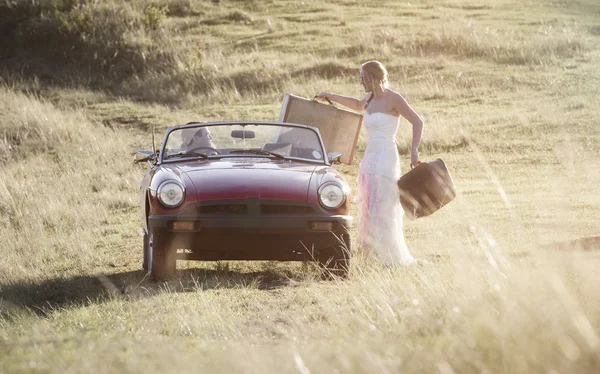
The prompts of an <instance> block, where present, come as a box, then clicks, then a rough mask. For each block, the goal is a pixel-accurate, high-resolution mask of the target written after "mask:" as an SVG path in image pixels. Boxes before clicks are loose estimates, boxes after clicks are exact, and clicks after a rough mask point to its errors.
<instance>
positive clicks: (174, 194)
mask: <svg viewBox="0 0 600 374" xmlns="http://www.w3.org/2000/svg"><path fill="white" fill-rule="evenodd" d="M184 197H185V191H184V190H183V187H182V186H181V185H180V184H179V183H176V182H173V181H167V182H164V183H163V184H161V185H160V187H158V200H160V202H161V203H162V204H163V205H164V206H166V207H167V208H175V207H177V206H179V205H180V204H181V203H182V202H183V199H184Z"/></svg>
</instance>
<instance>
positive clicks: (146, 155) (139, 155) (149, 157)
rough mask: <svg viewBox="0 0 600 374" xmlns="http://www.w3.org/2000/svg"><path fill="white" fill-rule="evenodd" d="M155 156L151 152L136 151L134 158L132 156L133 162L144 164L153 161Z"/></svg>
mask: <svg viewBox="0 0 600 374" xmlns="http://www.w3.org/2000/svg"><path fill="white" fill-rule="evenodd" d="M154 158H155V154H154V152H153V151H137V152H136V153H135V156H133V162H135V163H139V162H145V161H150V162H151V161H154Z"/></svg>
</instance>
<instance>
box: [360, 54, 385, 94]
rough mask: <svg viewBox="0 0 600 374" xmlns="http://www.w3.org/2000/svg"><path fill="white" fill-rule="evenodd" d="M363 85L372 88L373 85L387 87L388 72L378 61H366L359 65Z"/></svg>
mask: <svg viewBox="0 0 600 374" xmlns="http://www.w3.org/2000/svg"><path fill="white" fill-rule="evenodd" d="M361 70H362V72H363V80H364V82H365V86H366V87H367V88H370V89H371V90H373V89H374V88H375V85H379V86H380V87H381V88H388V72H387V70H386V69H385V66H383V64H382V63H381V62H379V61H375V60H371V61H367V62H365V63H364V64H362V66H361Z"/></svg>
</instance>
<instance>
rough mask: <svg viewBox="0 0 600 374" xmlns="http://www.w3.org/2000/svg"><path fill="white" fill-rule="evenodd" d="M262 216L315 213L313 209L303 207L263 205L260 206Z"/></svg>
mask: <svg viewBox="0 0 600 374" xmlns="http://www.w3.org/2000/svg"><path fill="white" fill-rule="evenodd" d="M260 213H261V214H310V213H313V210H312V208H310V207H307V206H301V205H277V204H262V205H261V206H260Z"/></svg>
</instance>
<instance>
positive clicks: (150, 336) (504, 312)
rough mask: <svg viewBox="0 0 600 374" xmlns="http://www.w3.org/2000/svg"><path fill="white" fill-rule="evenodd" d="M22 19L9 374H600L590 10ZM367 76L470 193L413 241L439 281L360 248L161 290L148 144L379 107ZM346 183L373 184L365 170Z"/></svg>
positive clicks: (200, 276) (7, 205) (93, 6)
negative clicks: (305, 102)
mask: <svg viewBox="0 0 600 374" xmlns="http://www.w3.org/2000/svg"><path fill="white" fill-rule="evenodd" d="M10 4H13V5H14V4H17V3H16V2H8V3H6V5H5V4H1V5H0V11H2V12H3V14H8V15H9V16H7V17H5V18H4V19H3V20H2V21H0V25H1V27H2V28H3V30H8V28H10V27H13V28H14V27H16V30H25V29H26V30H29V31H30V34H27V35H29V36H27V35H25V34H19V33H6V35H15V37H11V38H12V39H6V43H9V47H8V48H4V49H2V51H4V52H3V53H4V55H3V56H2V58H3V59H2V60H0V160H1V164H0V238H1V239H2V243H3V245H2V246H0V373H3V372H7V373H8V372H29V371H33V370H40V371H45V372H115V371H118V372H139V371H147V372H159V371H184V372H190V371H194V372H197V371H202V372H232V371H243V372H298V371H299V372H302V373H306V372H330V371H343V372H399V371H405V372H440V373H452V372H456V373H458V372H467V373H469V372H504V373H520V372H523V373H525V372H526V373H532V372H540V373H542V372H543V373H549V372H557V373H562V372H577V373H595V372H597V371H598V370H599V368H600V340H599V332H600V302H599V301H598V299H597V298H596V297H595V294H596V293H597V290H598V289H599V287H600V277H599V276H598V274H597V268H598V265H599V263H600V255H599V253H600V252H598V250H599V249H600V239H599V238H600V233H599V232H598V225H597V223H596V222H597V216H598V215H599V213H600V204H599V200H598V197H597V191H596V190H597V185H598V184H599V183H600V173H599V172H598V170H600V162H599V161H598V160H599V159H600V158H599V156H600V132H599V130H598V126H597V119H598V118H599V117H600V112H599V110H598V108H597V105H596V104H595V103H596V101H597V97H598V95H599V94H600V88H599V87H600V74H599V73H600V72H599V70H598V66H600V65H599V63H600V52H599V50H600V49H599V46H600V39H599V38H600V34H599V33H598V26H597V22H596V20H597V16H598V14H599V12H600V9H599V8H598V5H597V4H596V2H595V1H591V0H590V1H588V0H580V1H576V2H551V3H547V2H541V1H536V0H528V1H527V2H525V3H521V2H519V3H517V2H514V1H512V0H495V1H494V2H491V3H485V4H484V3H480V2H472V1H471V2H467V1H458V2H453V3H452V4H449V3H447V2H441V1H429V2H427V3H410V4H409V3H402V2H394V1H388V2H378V3H377V4H374V3H373V4H371V3H369V2H366V3H358V2H352V1H345V0H336V1H329V2H321V1H304V2H285V1H282V0H271V1H267V2H262V1H234V0H227V1H226V0H221V1H211V2H208V1H206V2H192V1H166V0H164V1H153V2H150V1H145V0H136V1H132V2H129V3H128V4H126V5H121V4H120V3H119V4H118V3H117V2H111V1H107V2H87V1H83V2H69V1H61V2H52V3H50V2H48V3H44V2H39V4H38V3H37V2H36V3H29V2H18V7H14V6H13V8H11V10H10V11H9V10H8V8H7V7H8V6H9V5H10ZM40 4H41V5H40ZM78 4H79V5H78ZM81 4H83V5H84V6H83V5H81ZM52 6H54V8H44V7H52ZM19 7H20V8H19ZM36 7H37V8H36ZM14 9H17V10H18V12H16V11H14ZM524 9H527V11H524ZM25 10H26V11H25ZM42 10H43V11H44V12H46V13H44V14H45V15H46V18H43V17H40V15H41V13H40V12H41V11H42ZM5 11H6V12H5ZM91 15H93V17H89V16H91ZM40 20H43V22H42V21H40ZM58 21H60V22H62V23H59V22H58ZM125 21H126V22H125ZM116 24H118V27H116V26H115V27H114V28H112V29H111V27H112V26H111V25H116ZM60 25H62V26H60ZM38 27H39V28H38ZM74 30H75V31H74ZM42 32H43V33H45V34H44V35H50V37H51V40H49V42H48V43H47V45H38V47H39V48H32V49H30V50H28V51H24V50H23V49H22V46H23V45H25V44H22V43H25V42H27V40H29V39H27V37H31V38H34V37H35V38H37V37H36V35H40V34H39V33H42ZM35 40H38V39H35ZM3 42H4V41H3ZM38 44H39V43H38ZM67 45H68V46H71V47H72V48H71V49H68V48H65V46H67ZM48 46H57V48H55V49H53V50H49V49H47V48H46V47H48ZM61 51H62V52H61ZM66 51H68V52H66ZM115 51H117V52H118V53H117V57H114V60H110V58H112V56H113V55H114V54H115ZM63 52H64V53H63ZM65 53H66V55H68V57H69V58H68V59H66V60H65V58H64V57H65V56H66V55H65ZM94 56H97V57H94ZM371 58H376V59H379V60H381V61H382V62H384V64H385V65H386V66H387V67H388V69H389V72H390V78H391V82H390V84H391V86H392V88H394V89H396V90H398V91H399V92H401V93H402V94H403V95H404V96H405V97H406V98H407V99H408V101H409V103H410V104H411V105H412V106H413V107H414V108H415V109H416V110H417V111H418V112H419V113H420V114H421V115H422V116H423V117H424V119H425V124H426V125H425V126H426V127H425V136H424V139H423V144H422V148H421V157H422V158H423V159H425V160H427V159H432V158H436V157H440V158H442V159H443V160H444V161H445V162H446V163H447V164H448V167H449V168H450V171H451V173H452V175H453V177H454V180H455V183H456V185H457V187H458V189H459V196H458V197H457V198H456V200H455V201H453V202H452V203H451V204H450V205H448V206H447V207H445V208H444V209H442V210H440V211H439V212H437V213H436V214H435V215H433V216H431V217H428V218H424V219H421V220H417V221H407V222H405V234H406V237H407V241H408V243H409V246H410V247H411V250H412V252H413V254H414V255H415V256H417V257H420V258H424V259H427V260H428V261H429V262H430V263H429V264H427V265H426V266H417V267H407V268H385V267H382V266H381V265H379V264H377V263H374V262H373V261H372V260H371V259H369V258H368V257H366V256H365V255H364V254H363V253H362V249H361V248H360V247H359V246H355V248H354V250H355V260H354V262H353V263H352V267H351V272H350V278H349V279H348V280H345V281H340V280H334V281H323V280H321V278H320V276H319V273H318V271H317V269H316V268H315V267H313V266H311V265H306V264H286V263H272V262H257V263H248V262H224V263H223V262H220V263H202V262H199V263H182V262H179V264H178V265H179V268H180V269H181V270H180V274H179V277H178V279H176V280H173V281H171V282H166V283H159V284H156V283H152V282H149V281H148V279H146V277H145V273H144V272H143V271H142V270H141V240H142V237H141V228H140V224H139V217H138V215H139V208H138V196H137V193H138V183H139V181H140V180H141V175H142V173H143V172H144V170H145V169H144V167H143V166H141V165H133V164H132V162H131V160H132V156H133V153H134V152H135V151H136V150H137V149H149V148H151V143H150V131H151V129H152V128H153V127H156V129H157V132H158V133H159V134H161V135H162V132H163V131H164V129H165V128H166V127H168V126H171V125H174V124H181V123H186V122H189V121H205V120H222V119H275V118H277V114H278V113H279V107H280V102H281V99H282V97H283V94H284V93H285V92H291V93H294V94H296V95H301V96H305V97H312V96H314V94H315V93H317V92H320V91H326V90H328V91H334V92H339V93H344V94H348V95H354V96H359V95H361V94H362V93H361V91H360V87H359V85H358V68H359V65H360V63H361V62H363V61H366V60H368V59H371ZM106 59H109V60H110V61H112V62H111V63H105V62H103V61H104V60H106ZM109 60H107V61H109ZM410 133H411V131H410V125H408V124H407V123H406V121H402V123H401V127H400V130H399V134H398V137H397V141H398V149H399V152H400V154H401V163H402V168H403V170H406V168H407V167H408V160H409V156H408V144H410ZM159 136H160V135H159ZM366 141H367V134H366V133H362V134H361V136H360V139H359V143H358V148H357V157H358V159H359V160H360V158H361V157H362V153H363V152H364V149H365V146H366ZM339 169H340V170H341V171H342V172H343V173H344V174H345V175H346V176H347V179H348V180H349V181H350V183H351V184H352V185H353V186H354V185H355V183H356V176H357V172H358V164H355V165H351V166H340V167H339ZM353 209H354V215H355V217H356V218H355V219H358V212H357V209H356V207H354V208H353ZM356 235H357V233H356V232H355V231H354V230H353V231H352V237H353V240H354V242H355V243H356V242H357V241H356Z"/></svg>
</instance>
